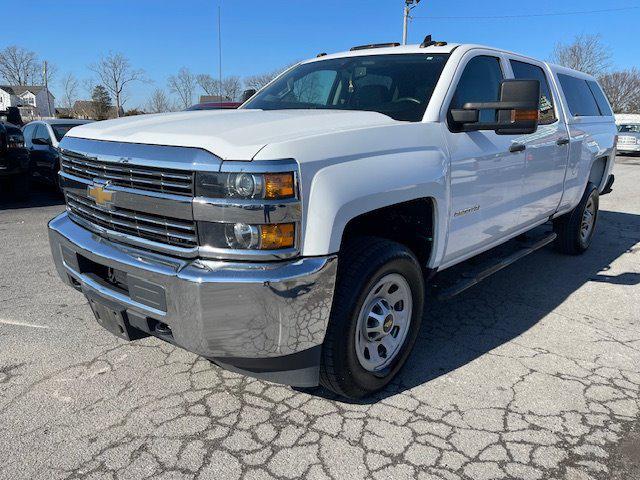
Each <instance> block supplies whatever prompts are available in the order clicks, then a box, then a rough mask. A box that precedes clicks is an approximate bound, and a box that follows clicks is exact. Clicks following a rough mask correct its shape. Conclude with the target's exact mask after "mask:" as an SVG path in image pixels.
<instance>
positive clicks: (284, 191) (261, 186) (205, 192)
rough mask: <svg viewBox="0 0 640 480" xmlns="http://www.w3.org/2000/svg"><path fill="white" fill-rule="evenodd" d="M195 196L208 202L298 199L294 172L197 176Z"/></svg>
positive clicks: (219, 173)
mask: <svg viewBox="0 0 640 480" xmlns="http://www.w3.org/2000/svg"><path fill="white" fill-rule="evenodd" d="M196 195H197V196H202V197H209V198H242V199H266V200H279V199H287V198H293V197H294V196H295V183H294V175H293V172H285V173H227V172H198V173H197V174H196Z"/></svg>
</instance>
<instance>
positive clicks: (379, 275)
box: [320, 237, 424, 398]
mask: <svg viewBox="0 0 640 480" xmlns="http://www.w3.org/2000/svg"><path fill="white" fill-rule="evenodd" d="M423 308H424V280H423V277H422V271H421V269H420V265H419V263H418V261H417V259H416V258H415V256H414V255H413V254H412V253H411V251H410V250H409V249H407V248H406V247H404V246H403V245H401V244H399V243H396V242H392V241H389V240H385V239H379V238H370V237H364V238H358V239H354V240H352V241H350V242H349V243H348V244H346V245H345V247H344V249H343V252H342V253H341V255H340V260H339V263H338V279H337V283H336V292H335V295H334V300H333V307H332V310H331V318H330V321H329V326H328V329H327V334H326V336H325V341H324V344H323V348H322V363H321V368H320V381H321V383H322V385H323V386H324V387H326V388H328V389H330V390H332V391H334V392H336V393H338V394H339V395H343V396H346V397H350V398H359V397H363V396H366V395H369V394H372V393H374V392H376V391H378V390H380V389H382V388H384V387H385V386H386V385H387V384H388V383H389V382H390V381H391V380H392V379H393V377H395V375H396V374H397V373H398V371H399V370H400V369H401V368H402V366H403V365H404V363H405V361H406V359H407V357H408V356H409V353H410V352H411V349H412V348H413V344H414V343H415V340H416V337H417V335H418V330H419V329H420V323H421V320H422V314H423Z"/></svg>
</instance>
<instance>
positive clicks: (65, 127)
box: [51, 123, 82, 141]
mask: <svg viewBox="0 0 640 480" xmlns="http://www.w3.org/2000/svg"><path fill="white" fill-rule="evenodd" d="M78 125H82V124H81V123H58V124H55V125H51V128H52V129H53V133H54V134H55V136H56V140H58V141H60V140H62V137H64V136H65V135H66V134H67V132H68V131H69V130H71V129H72V128H73V127H77V126H78Z"/></svg>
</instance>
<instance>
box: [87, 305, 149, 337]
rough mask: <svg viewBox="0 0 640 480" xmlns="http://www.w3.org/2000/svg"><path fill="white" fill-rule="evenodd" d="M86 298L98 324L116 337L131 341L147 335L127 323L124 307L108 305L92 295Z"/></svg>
mask: <svg viewBox="0 0 640 480" xmlns="http://www.w3.org/2000/svg"><path fill="white" fill-rule="evenodd" d="M87 299H88V300H89V306H90V307H91V310H93V314H94V315H95V317H96V321H97V322H98V324H99V325H100V326H101V327H103V328H104V329H106V330H108V331H109V332H111V333H112V334H114V335H115V336H116V337H119V338H122V339H123V340H127V341H131V340H137V339H139V338H143V337H146V336H147V334H145V333H144V332H142V331H140V330H138V329H137V328H134V327H132V326H131V325H130V324H129V321H128V320H127V312H126V311H125V310H124V309H122V308H118V307H116V306H114V305H108V304H106V303H105V302H102V301H100V299H96V298H93V297H87Z"/></svg>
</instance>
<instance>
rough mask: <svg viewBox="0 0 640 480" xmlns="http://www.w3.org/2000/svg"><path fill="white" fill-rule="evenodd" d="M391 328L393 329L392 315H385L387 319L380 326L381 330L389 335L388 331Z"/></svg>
mask: <svg viewBox="0 0 640 480" xmlns="http://www.w3.org/2000/svg"><path fill="white" fill-rule="evenodd" d="M391 327H393V315H391V314H389V315H387V318H385V319H384V324H383V325H382V329H383V330H384V333H389V330H391Z"/></svg>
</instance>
